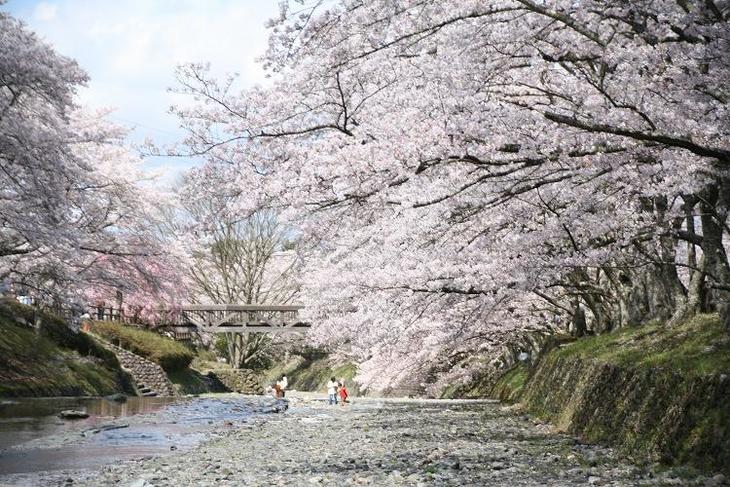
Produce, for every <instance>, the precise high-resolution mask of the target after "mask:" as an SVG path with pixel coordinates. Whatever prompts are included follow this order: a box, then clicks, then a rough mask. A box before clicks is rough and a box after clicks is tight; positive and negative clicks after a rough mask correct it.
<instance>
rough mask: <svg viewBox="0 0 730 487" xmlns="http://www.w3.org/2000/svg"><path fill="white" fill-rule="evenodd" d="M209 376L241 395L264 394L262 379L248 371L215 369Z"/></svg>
mask: <svg viewBox="0 0 730 487" xmlns="http://www.w3.org/2000/svg"><path fill="white" fill-rule="evenodd" d="M208 376H209V377H211V378H213V379H217V380H218V381H220V382H221V383H222V384H223V385H224V386H225V387H226V388H227V389H228V390H230V391H232V392H238V393H240V394H251V395H260V394H263V393H264V387H263V384H262V380H263V379H262V378H261V377H260V376H259V375H258V374H257V373H256V372H254V371H253V370H248V369H213V370H211V371H210V372H208Z"/></svg>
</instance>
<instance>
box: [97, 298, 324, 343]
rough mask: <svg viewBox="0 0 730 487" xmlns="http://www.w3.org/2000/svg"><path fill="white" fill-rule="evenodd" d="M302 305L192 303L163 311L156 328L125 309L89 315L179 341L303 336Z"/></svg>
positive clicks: (306, 325) (102, 309) (105, 309)
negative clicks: (201, 335) (209, 336)
mask: <svg viewBox="0 0 730 487" xmlns="http://www.w3.org/2000/svg"><path fill="white" fill-rule="evenodd" d="M303 308H304V306H301V305H255V304H190V305H183V306H180V307H176V308H171V309H160V310H159V311H160V313H159V314H160V316H161V317H162V319H161V320H160V322H159V323H158V324H157V325H151V324H149V323H144V322H141V321H139V320H138V319H137V317H136V316H129V315H128V314H125V313H124V311H123V310H122V309H119V308H109V307H91V308H90V310H91V313H90V316H91V317H92V319H97V320H100V321H119V322H122V323H127V324H130V325H137V326H156V327H159V328H163V329H166V330H168V331H169V332H170V333H171V334H172V335H173V336H174V337H175V338H176V339H178V340H190V339H191V338H192V336H193V334H194V333H197V332H201V331H205V332H209V333H302V332H306V331H307V330H308V329H309V328H310V326H311V325H310V323H306V322H304V321H302V320H300V319H299V310H301V309H303Z"/></svg>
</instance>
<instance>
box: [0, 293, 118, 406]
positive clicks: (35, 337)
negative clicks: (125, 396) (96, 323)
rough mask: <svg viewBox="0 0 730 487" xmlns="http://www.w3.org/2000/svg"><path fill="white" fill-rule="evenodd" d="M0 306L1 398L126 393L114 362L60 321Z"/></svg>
mask: <svg viewBox="0 0 730 487" xmlns="http://www.w3.org/2000/svg"><path fill="white" fill-rule="evenodd" d="M38 318H40V320H39V321H40V328H39V329H33V328H31V327H30V326H29V325H30V324H32V323H33V322H34V321H35V319H36V315H35V312H34V310H33V309H32V308H30V307H28V306H24V305H21V304H20V303H17V302H14V301H11V300H3V301H0V396H5V397H11V396H70V395H73V396H75V395H105V394H111V393H114V392H119V391H120V390H123V389H125V388H128V387H129V386H128V382H127V378H126V376H125V375H124V374H123V373H122V372H121V370H120V369H119V363H118V362H117V360H116V358H115V357H114V356H113V355H112V354H110V353H109V352H107V351H106V350H104V349H103V348H101V347H99V346H98V345H96V344H95V343H94V342H93V340H91V339H90V338H89V337H87V336H85V335H83V334H74V333H72V332H71V331H70V330H69V329H68V328H67V326H66V324H65V323H64V322H62V321H61V320H60V319H58V318H56V317H54V316H52V315H49V314H45V313H41V314H39V315H38Z"/></svg>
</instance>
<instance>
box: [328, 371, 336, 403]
mask: <svg viewBox="0 0 730 487" xmlns="http://www.w3.org/2000/svg"><path fill="white" fill-rule="evenodd" d="M327 401H328V402H329V405H330V406H332V405H333V404H337V381H335V378H334V377H330V381H329V382H328V383H327Z"/></svg>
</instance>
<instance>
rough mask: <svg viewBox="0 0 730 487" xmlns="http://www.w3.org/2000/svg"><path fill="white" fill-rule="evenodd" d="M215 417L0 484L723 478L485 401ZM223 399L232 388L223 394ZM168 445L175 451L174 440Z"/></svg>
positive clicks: (299, 397) (360, 403) (363, 402)
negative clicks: (188, 435) (128, 455)
mask: <svg viewBox="0 0 730 487" xmlns="http://www.w3.org/2000/svg"><path fill="white" fill-rule="evenodd" d="M290 396H291V397H290V409H289V410H288V411H287V412H285V413H281V414H263V415H254V416H252V417H251V418H250V419H248V420H245V421H240V422H222V423H221V425H220V427H218V428H216V429H215V430H213V431H212V432H210V433H209V435H208V437H207V440H206V441H204V442H203V443H200V444H199V445H198V446H195V447H194V448H192V449H186V450H185V451H174V450H173V451H171V452H170V454H169V455H163V456H154V457H146V458H141V459H134V460H126V461H123V462H117V463H115V464H111V465H106V466H98V467H94V468H91V469H86V470H76V471H51V472H37V473H33V474H22V475H10V476H6V477H5V478H4V479H0V485H60V486H71V485H73V486H77V485H83V486H102V485H104V486H106V485H123V486H134V487H142V486H188V485H189V486H194V485H195V486H197V485H201V486H205V485H209V486H213V485H216V486H225V485H229V486H234V485H236V486H237V485H261V486H264V485H267V486H268V485H320V484H321V485H379V486H381V485H414V486H417V485H490V486H527V485H530V486H533V485H534V486H537V485H554V486H559V485H613V486H629V485H701V486H716V485H724V484H725V482H726V480H725V478H724V477H723V476H721V475H717V476H714V477H701V476H694V475H692V474H691V473H690V472H688V471H686V470H682V469H679V470H677V469H675V470H665V469H663V468H661V467H659V466H657V465H644V466H637V465H635V464H632V463H631V462H629V461H628V460H626V459H622V458H619V457H618V455H617V454H616V453H615V452H613V451H612V450H610V449H606V448H603V447H599V446H591V445H585V444H582V443H581V442H580V441H578V440H576V439H575V438H572V437H568V436H564V435H560V434H556V433H554V432H552V431H551V428H550V427H549V426H548V425H543V424H535V423H534V422H533V420H531V419H530V418H528V417H527V416H525V415H523V414H521V413H520V412H519V411H516V410H515V409H514V408H511V407H507V406H505V405H502V404H499V403H494V402H492V401H459V400H378V399H371V398H366V399H356V400H355V402H354V404H352V405H347V406H328V405H326V404H325V403H324V401H322V400H320V398H319V397H317V396H313V395H311V394H296V393H292V394H290ZM229 397H230V396H229ZM173 448H174V447H173Z"/></svg>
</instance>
